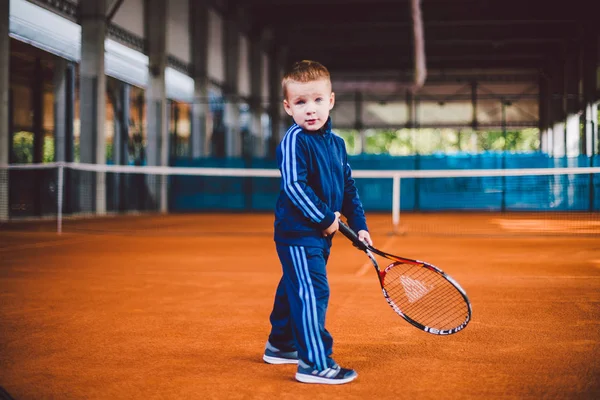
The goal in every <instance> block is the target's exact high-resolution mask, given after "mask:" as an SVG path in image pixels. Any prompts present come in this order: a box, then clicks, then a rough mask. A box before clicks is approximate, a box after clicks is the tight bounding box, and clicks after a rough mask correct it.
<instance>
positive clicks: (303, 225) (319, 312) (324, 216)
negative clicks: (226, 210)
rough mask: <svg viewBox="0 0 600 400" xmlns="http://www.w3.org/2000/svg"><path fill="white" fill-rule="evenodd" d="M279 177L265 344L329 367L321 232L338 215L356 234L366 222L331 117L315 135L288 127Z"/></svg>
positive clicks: (326, 241) (326, 242)
mask: <svg viewBox="0 0 600 400" xmlns="http://www.w3.org/2000/svg"><path fill="white" fill-rule="evenodd" d="M277 161H278V164H279V169H280V171H281V176H282V181H281V190H280V194H279V199H278V200H277V207H276V210H275V242H276V247H277V254H278V255H279V259H280V261H281V265H282V268H283V277H282V278H281V280H280V282H279V285H278V287H277V292H276V295H275V304H274V306H273V312H272V313H271V325H272V330H271V334H270V336H269V341H270V343H271V344H272V345H274V346H275V347H278V348H279V349H281V350H284V351H292V350H294V349H296V350H298V357H299V358H300V359H301V360H302V361H303V362H304V363H305V364H308V365H309V366H311V367H313V368H315V369H317V370H323V369H326V368H329V367H331V366H332V365H333V363H334V362H333V360H332V359H331V352H332V345H333V340H332V338H331V335H330V334H329V332H327V330H326V329H325V313H326V311H327V303H328V300H329V284H328V282H327V272H326V265H327V259H328V258H329V249H330V247H331V237H327V238H325V237H323V233H322V231H323V230H325V229H326V228H327V227H329V226H330V225H331V224H332V223H333V221H334V220H335V214H334V212H335V211H339V212H341V213H342V214H343V215H344V216H345V217H346V218H347V219H348V223H349V225H350V227H351V228H352V229H354V231H359V230H361V229H364V230H366V229H367V225H366V220H365V215H364V211H363V208H362V205H361V203H360V199H359V197H358V193H357V191H356V186H355V185H354V180H353V179H352V172H351V169H350V166H349V165H348V155H347V153H346V146H345V144H344V140H343V139H342V138H341V137H339V136H337V135H335V134H334V133H332V132H331V119H329V120H328V121H327V123H326V124H325V126H323V128H321V129H320V130H319V131H317V132H308V131H305V130H303V129H302V128H300V127H299V126H298V125H296V124H294V125H292V126H291V127H290V129H289V130H288V131H287V133H286V135H285V136H284V138H283V140H282V141H281V143H280V145H279V147H278V148H277Z"/></svg>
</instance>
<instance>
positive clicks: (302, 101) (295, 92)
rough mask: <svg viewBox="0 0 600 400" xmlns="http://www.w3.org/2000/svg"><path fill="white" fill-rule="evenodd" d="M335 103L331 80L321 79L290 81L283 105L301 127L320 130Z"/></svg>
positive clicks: (308, 129)
mask: <svg viewBox="0 0 600 400" xmlns="http://www.w3.org/2000/svg"><path fill="white" fill-rule="evenodd" d="M334 103H335V95H334V93H333V92H332V91H331V82H329V80H328V79H320V80H317V81H311V82H304V83H301V82H289V83H288V84H287V97H286V99H285V100H283V107H284V108H285V111H286V112H287V113H288V115H290V116H291V117H292V118H294V122H296V124H298V125H299V126H300V127H301V128H303V129H306V130H307V131H318V130H319V129H321V127H322V126H323V125H325V123H326V122H327V118H329V110H331V109H332V108H333V104H334Z"/></svg>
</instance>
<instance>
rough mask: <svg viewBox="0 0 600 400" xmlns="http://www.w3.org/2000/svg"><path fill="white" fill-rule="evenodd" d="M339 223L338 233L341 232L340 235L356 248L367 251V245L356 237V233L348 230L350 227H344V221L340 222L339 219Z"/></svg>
mask: <svg viewBox="0 0 600 400" xmlns="http://www.w3.org/2000/svg"><path fill="white" fill-rule="evenodd" d="M339 223H340V232H342V234H343V235H344V236H346V237H347V238H348V239H350V241H351V242H352V243H354V245H355V246H356V247H358V248H359V249H360V250H362V251H367V250H368V249H369V248H368V247H367V245H366V244H365V243H364V242H363V241H362V240H360V239H359V238H358V235H357V234H356V232H354V231H353V230H352V229H350V227H349V226H348V225H346V223H345V222H344V221H342V220H341V219H340V220H339Z"/></svg>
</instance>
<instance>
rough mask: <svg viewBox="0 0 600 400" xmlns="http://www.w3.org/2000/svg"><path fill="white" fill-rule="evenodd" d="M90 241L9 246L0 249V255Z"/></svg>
mask: <svg viewBox="0 0 600 400" xmlns="http://www.w3.org/2000/svg"><path fill="white" fill-rule="evenodd" d="M90 240H92V238H74V239H71V240H52V241H48V242H42V243H29V244H23V245H20V246H9V247H4V248H0V253H5V252H9V251H19V250H27V249H40V248H44V247H54V246H58V245H62V244H73V243H80V242H89V241H90Z"/></svg>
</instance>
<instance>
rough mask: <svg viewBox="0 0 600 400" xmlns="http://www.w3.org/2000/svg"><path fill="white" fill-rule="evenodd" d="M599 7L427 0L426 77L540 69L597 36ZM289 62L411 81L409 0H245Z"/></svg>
mask: <svg viewBox="0 0 600 400" xmlns="http://www.w3.org/2000/svg"><path fill="white" fill-rule="evenodd" d="M594 2H595V0H570V1H568V2H567V1H556V2H549V1H547V0H421V14H422V17H423V23H424V36H425V54H426V63H427V69H428V70H437V71H452V70H457V69H463V70H464V69H534V70H539V69H541V68H544V66H545V65H546V64H547V63H548V62H549V60H552V59H554V58H556V57H561V56H562V55H563V54H564V52H565V51H566V49H568V48H569V47H572V46H573V45H576V44H577V43H578V42H581V41H582V40H584V38H585V37H586V35H598V33H599V32H600V28H599V27H600V24H598V23H597V21H596V22H594V19H595V18H596V15H597V14H596V13H594V12H592V9H593V7H592V4H593V3H594ZM237 4H238V5H239V6H241V7H244V9H245V12H246V14H248V16H249V17H250V20H251V21H252V24H253V27H260V28H268V29H269V30H270V31H271V32H272V38H273V40H274V44H275V45H276V46H285V47H286V48H287V55H286V60H285V62H286V63H288V64H289V63H291V62H293V61H295V60H299V59H315V60H319V61H321V62H322V63H324V64H325V65H327V66H328V68H329V69H330V70H331V71H332V72H335V73H337V74H348V75H354V74H356V75H363V76H364V75H365V74H367V75H371V76H380V77H381V76H384V75H385V74H390V73H392V74H400V76H409V77H410V74H411V73H412V70H413V68H414V67H413V65H414V56H413V53H414V51H413V50H414V46H413V38H412V31H413V27H412V23H411V21H412V20H411V0H240V1H238V2H237Z"/></svg>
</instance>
